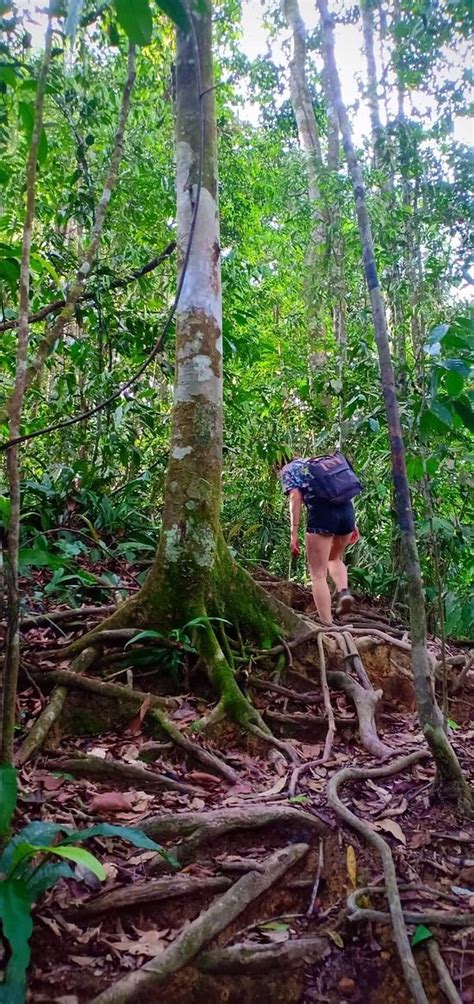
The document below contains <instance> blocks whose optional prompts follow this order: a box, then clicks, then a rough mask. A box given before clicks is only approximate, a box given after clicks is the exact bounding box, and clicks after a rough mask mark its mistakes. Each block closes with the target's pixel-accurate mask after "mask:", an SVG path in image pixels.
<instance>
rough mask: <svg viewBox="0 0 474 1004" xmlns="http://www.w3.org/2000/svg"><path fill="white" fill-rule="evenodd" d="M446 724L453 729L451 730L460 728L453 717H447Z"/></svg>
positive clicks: (455, 730) (454, 730)
mask: <svg viewBox="0 0 474 1004" xmlns="http://www.w3.org/2000/svg"><path fill="white" fill-rule="evenodd" d="M448 725H449V728H450V729H452V730H453V732H457V731H458V729H460V728H461V726H460V725H458V723H457V722H455V721H454V718H448Z"/></svg>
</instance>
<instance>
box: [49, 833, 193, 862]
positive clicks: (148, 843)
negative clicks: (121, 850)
mask: <svg viewBox="0 0 474 1004" xmlns="http://www.w3.org/2000/svg"><path fill="white" fill-rule="evenodd" d="M89 837H120V838H121V839H122V840H126V841H127V842H128V843H129V844H133V846H134V847H143V848H144V849H145V850H149V851H156V853H157V854H161V856H162V857H164V858H165V859H166V861H168V863H169V864H170V865H172V866H173V868H179V867H180V865H179V862H178V861H177V860H176V858H174V857H173V855H172V854H168V852H167V851H165V850H164V849H163V847H161V846H160V844H157V843H156V842H155V841H154V840H152V839H151V837H147V835H146V833H143V832H142V830H137V829H135V827H132V826H114V824H113V823H97V825H96V826H90V827H89V828H88V829H87V830H75V831H74V832H73V833H69V834H68V836H67V837H66V839H65V840H64V841H63V845H67V844H69V842H70V841H71V842H73V841H76V840H81V841H82V840H88V839H89Z"/></svg>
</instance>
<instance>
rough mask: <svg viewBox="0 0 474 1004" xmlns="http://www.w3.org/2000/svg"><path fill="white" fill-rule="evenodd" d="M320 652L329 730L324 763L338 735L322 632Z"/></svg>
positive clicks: (322, 686) (322, 683) (319, 641)
mask: <svg viewBox="0 0 474 1004" xmlns="http://www.w3.org/2000/svg"><path fill="white" fill-rule="evenodd" d="M318 653H319V672H320V676H321V688H322V691H323V699H324V707H325V709H326V714H327V717H328V732H327V736H326V742H325V744H324V753H323V763H324V762H325V761H326V760H329V758H330V756H331V750H332V745H333V742H334V736H335V735H336V722H335V718H334V711H333V708H332V704H331V696H330V694H329V687H328V679H327V675H326V656H325V654H324V644H323V636H322V635H321V634H318Z"/></svg>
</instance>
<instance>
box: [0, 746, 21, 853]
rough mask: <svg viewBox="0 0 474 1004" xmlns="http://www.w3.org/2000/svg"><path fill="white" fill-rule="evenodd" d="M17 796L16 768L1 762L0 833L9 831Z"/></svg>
mask: <svg viewBox="0 0 474 1004" xmlns="http://www.w3.org/2000/svg"><path fill="white" fill-rule="evenodd" d="M16 797H17V783H16V770H15V768H14V767H12V765H11V764H9V763H2V764H0V835H4V834H6V833H7V832H8V828H9V826H10V822H11V818H12V816H13V813H14V811H15V806H16Z"/></svg>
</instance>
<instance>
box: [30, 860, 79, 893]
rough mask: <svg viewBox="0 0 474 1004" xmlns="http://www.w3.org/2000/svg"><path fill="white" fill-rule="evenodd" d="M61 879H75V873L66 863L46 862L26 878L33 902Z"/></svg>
mask: <svg viewBox="0 0 474 1004" xmlns="http://www.w3.org/2000/svg"><path fill="white" fill-rule="evenodd" d="M60 878H74V872H73V870H72V868H71V867H70V865H68V864H67V863H66V861H57V862H56V861H45V862H44V864H42V865H40V867H39V868H37V869H35V870H34V871H32V873H31V875H29V876H27V877H26V878H25V882H26V885H27V888H28V893H29V895H30V897H31V900H32V902H35V901H36V900H37V899H38V898H39V897H40V896H42V895H43V893H45V892H46V891H47V889H51V886H53V885H55V884H56V882H57V881H58V880H59V879H60Z"/></svg>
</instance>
